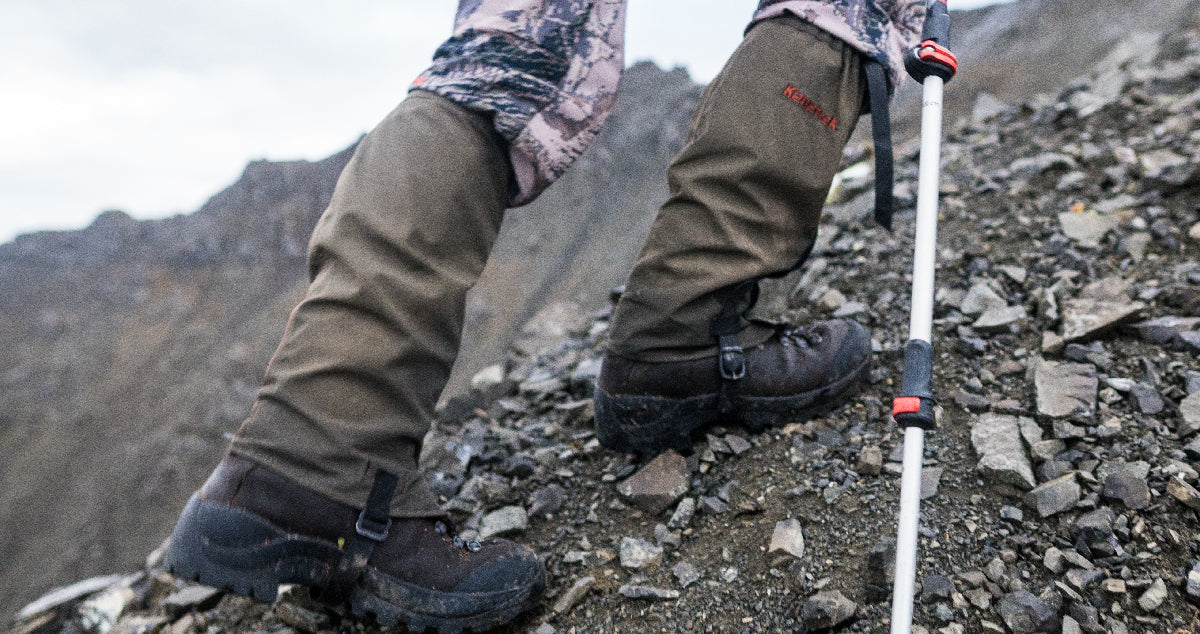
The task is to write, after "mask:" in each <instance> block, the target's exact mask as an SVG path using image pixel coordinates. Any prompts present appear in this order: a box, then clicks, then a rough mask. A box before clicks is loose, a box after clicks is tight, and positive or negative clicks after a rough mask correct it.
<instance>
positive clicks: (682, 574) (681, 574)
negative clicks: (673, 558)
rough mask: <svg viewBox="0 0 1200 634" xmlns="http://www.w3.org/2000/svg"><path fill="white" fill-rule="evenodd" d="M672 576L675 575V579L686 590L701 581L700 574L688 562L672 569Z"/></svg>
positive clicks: (682, 562) (676, 565) (678, 564)
mask: <svg viewBox="0 0 1200 634" xmlns="http://www.w3.org/2000/svg"><path fill="white" fill-rule="evenodd" d="M671 574H673V575H675V578H676V579H678V580H679V585H680V586H681V587H684V588H686V587H688V586H690V585H692V584H693V583H696V582H697V581H699V580H700V572H699V571H698V570H696V567H695V566H693V565H692V564H690V563H688V562H686V561H681V562H679V563H677V564H675V567H674V568H671Z"/></svg>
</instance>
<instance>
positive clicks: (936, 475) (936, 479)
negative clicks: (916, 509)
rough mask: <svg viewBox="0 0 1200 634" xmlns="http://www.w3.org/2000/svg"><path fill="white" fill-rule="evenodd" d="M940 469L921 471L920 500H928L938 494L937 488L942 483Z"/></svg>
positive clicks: (931, 468)
mask: <svg viewBox="0 0 1200 634" xmlns="http://www.w3.org/2000/svg"><path fill="white" fill-rule="evenodd" d="M943 471H945V470H944V469H942V468H941V467H925V468H924V469H921V499H922V500H928V499H929V498H931V497H934V496H936V495H937V494H938V486H939V485H940V484H941V482H942V472H943Z"/></svg>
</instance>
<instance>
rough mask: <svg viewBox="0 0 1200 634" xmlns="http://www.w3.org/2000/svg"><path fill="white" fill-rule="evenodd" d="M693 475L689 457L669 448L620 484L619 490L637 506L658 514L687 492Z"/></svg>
mask: <svg viewBox="0 0 1200 634" xmlns="http://www.w3.org/2000/svg"><path fill="white" fill-rule="evenodd" d="M690 475H691V472H690V470H689V469H688V467H687V460H685V459H684V457H683V456H681V455H679V454H678V453H676V452H675V451H673V450H668V451H666V452H664V453H661V454H659V455H658V456H657V457H655V458H654V459H653V460H651V461H650V462H649V463H647V464H646V466H644V467H642V468H641V469H639V470H638V471H637V472H636V473H634V474H633V475H632V476H630V477H628V478H626V479H625V480H624V481H622V482H621V483H620V484H619V485H617V492H618V493H620V494H621V496H622V497H624V498H625V499H627V500H629V501H630V502H631V503H632V504H633V505H634V506H636V507H638V508H640V509H642V510H643V511H645V512H647V513H649V514H651V515H658V514H659V513H661V512H663V511H665V510H666V509H667V508H668V507H670V506H671V505H672V504H675V503H676V502H678V501H679V499H680V498H682V497H683V496H684V494H685V493H687V491H688V486H689V476H690Z"/></svg>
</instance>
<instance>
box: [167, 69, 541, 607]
mask: <svg viewBox="0 0 1200 634" xmlns="http://www.w3.org/2000/svg"><path fill="white" fill-rule="evenodd" d="M506 151H507V144H506V143H505V142H504V141H503V140H502V139H501V138H500V137H499V136H498V135H497V133H496V132H495V130H494V129H493V128H492V126H491V123H490V118H489V116H486V115H483V114H480V113H477V112H472V111H470V110H467V109H466V108H464V107H462V106H460V105H458V104H456V103H454V102H451V101H449V100H447V99H444V98H442V97H439V96H437V95H434V94H432V93H428V92H424V91H416V92H413V93H412V94H411V95H410V96H409V97H408V98H407V99H406V100H405V101H404V102H403V103H401V104H400V106H399V107H397V108H396V110H395V111H393V112H392V113H391V114H390V115H389V116H388V117H387V118H386V119H385V120H384V121H383V122H382V123H380V125H379V126H378V127H376V128H375V129H374V130H373V131H372V132H371V133H370V134H369V135H367V137H366V138H364V139H363V141H362V142H361V143H360V145H359V147H358V148H357V150H356V151H355V155H354V157H353V158H352V159H351V161H350V163H349V164H348V165H347V167H346V169H345V170H344V171H343V173H342V176H341V178H340V179H339V181H338V185H337V187H336V189H335V192H334V195H333V199H332V201H331V202H330V205H329V208H328V209H327V210H326V212H325V214H324V216H323V217H322V219H321V221H320V223H319V224H318V226H317V228H316V230H315V232H314V234H313V238H312V242H311V244H310V253H309V260H310V262H309V267H310V274H311V284H310V286H309V289H308V292H307V294H306V296H305V298H304V300H303V301H302V302H301V303H300V305H299V306H298V307H297V308H296V310H295V311H294V312H293V313H292V315H291V318H290V319H289V322H288V326H287V330H286V333H285V335H284V338H283V341H282V343H281V344H280V346H279V349H278V351H277V352H276V354H275V357H274V359H273V360H272V362H271V365H270V367H269V368H268V371H267V379H266V383H265V386H264V387H263V389H262V391H261V392H260V394H259V398H258V401H257V402H256V404H255V406H254V408H253V410H252V412H251V415H250V417H249V419H248V420H247V421H246V422H245V423H244V424H243V426H242V428H241V429H240V430H239V432H238V434H237V435H236V436H235V438H234V440H233V443H232V446H231V453H230V454H229V455H228V456H226V457H225V459H224V460H222V462H221V464H220V465H218V467H217V469H216V470H215V471H214V473H213V474H212V476H211V477H210V478H209V479H208V481H207V482H206V483H205V484H204V486H203V487H202V488H201V489H200V491H199V492H198V493H197V494H196V495H195V496H193V497H192V499H191V501H189V503H188V506H187V507H186V508H185V509H184V512H183V514H182V516H181V518H180V520H179V522H178V524H177V525H176V528H175V531H174V533H173V534H172V538H171V546H170V548H169V550H168V553H167V558H166V563H167V565H168V567H169V569H170V570H171V571H173V572H174V573H175V574H177V575H178V576H180V577H183V578H186V579H189V580H197V581H199V582H201V583H204V584H207V585H212V586H217V587H228V588H230V589H232V590H234V591H236V592H238V593H241V594H249V595H253V596H257V597H259V598H264V599H271V598H273V597H274V595H275V592H276V587H277V585H278V584H280V583H301V584H304V585H308V586H310V587H313V588H315V589H317V590H318V591H321V592H323V593H325V594H326V595H328V596H331V597H332V598H335V599H347V598H348V599H349V601H350V606H351V608H352V609H353V610H354V611H355V612H356V613H366V612H371V613H374V614H376V615H377V618H378V619H379V620H380V621H381V622H383V623H384V624H390V623H393V622H396V621H404V622H406V623H409V624H411V625H412V626H413V627H415V628H416V629H418V630H420V629H423V628H425V627H437V628H441V629H447V630H455V631H457V629H461V628H463V627H469V628H473V629H484V628H486V627H490V626H492V625H495V624H496V623H499V622H503V621H506V620H509V619H511V618H512V617H514V616H515V615H516V614H517V613H519V612H520V611H522V610H524V609H527V608H528V607H530V606H531V605H532V604H533V603H534V602H535V601H536V600H537V599H538V597H539V596H540V594H541V591H542V588H543V587H544V580H545V573H544V571H543V570H542V567H541V565H540V563H539V562H538V560H537V557H536V555H535V554H534V553H533V551H532V550H530V549H528V548H525V547H523V546H518V545H516V544H513V543H511V542H508V541H505V540H487V541H485V542H483V543H475V542H472V543H469V544H468V543H463V542H462V541H461V540H460V539H459V538H458V537H456V536H455V535H454V530H453V528H452V525H450V524H449V523H448V522H447V521H445V520H441V519H440V516H441V515H442V512H441V510H440V509H439V507H438V505H437V502H436V499H435V498H434V496H433V495H432V493H431V492H430V491H429V490H428V489H427V486H426V484H425V482H424V480H423V478H422V477H421V475H420V473H419V472H418V471H417V462H416V460H417V455H418V452H419V450H420V447H421V442H422V439H423V437H424V435H425V433H426V431H427V430H428V428H429V421H430V417H431V414H432V412H431V410H432V407H433V405H434V403H435V402H436V399H437V397H438V394H439V393H440V391H441V390H442V388H443V386H444V384H445V381H446V378H447V376H448V374H449V370H450V366H451V364H452V362H453V360H454V357H455V354H456V352H457V348H458V343H459V335H460V331H461V328H462V313H463V306H464V302H465V294H466V292H467V290H468V289H469V288H470V287H471V286H472V285H473V284H474V283H475V281H476V279H477V277H478V275H479V273H480V271H481V270H482V269H483V266H484V262H485V261H486V259H487V255H488V252H489V250H490V248H491V245H492V241H493V239H494V238H495V236H496V232H497V230H498V227H499V224H500V220H501V217H502V215H503V211H504V208H505V206H506V201H507V199H508V193H509V191H508V187H509V183H510V178H509V174H510V172H509V168H508V160H507V155H506ZM360 510H361V511H360Z"/></svg>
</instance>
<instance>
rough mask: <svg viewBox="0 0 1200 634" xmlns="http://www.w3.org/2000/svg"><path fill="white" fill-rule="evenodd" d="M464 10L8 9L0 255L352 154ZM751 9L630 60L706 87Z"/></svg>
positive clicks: (103, 5)
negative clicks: (12, 244) (273, 167)
mask: <svg viewBox="0 0 1200 634" xmlns="http://www.w3.org/2000/svg"><path fill="white" fill-rule="evenodd" d="M994 1H995V0H953V1H952V3H951V4H952V5H953V6H954V7H955V8H962V9H966V8H971V7H974V6H978V5H984V4H991V3H992V2H994ZM456 4H457V3H456V2H453V1H452V0H442V1H438V2H430V1H429V0H339V1H337V2H333V1H332V0H203V1H201V0H172V1H168V2H164V1H163V0H88V1H87V2H80V1H79V0H4V2H3V5H4V6H3V12H2V13H3V17H2V18H0V86H3V90H2V92H0V243H3V242H7V241H9V240H11V239H12V238H13V237H14V236H15V235H16V234H18V233H23V232H27V231H32V230H38V229H74V228H79V227H82V226H85V225H87V224H88V223H89V222H90V221H91V220H92V218H94V217H95V216H96V215H97V214H98V213H99V212H100V211H103V210H105V209H113V208H115V209H122V210H125V211H126V212H128V213H129V214H131V215H133V216H136V217H139V218H150V217H161V216H167V215H172V214H176V213H183V212H190V211H194V210H196V209H197V208H198V207H199V206H200V205H201V204H203V203H204V201H205V200H206V199H207V198H208V197H209V196H212V195H213V194H215V193H217V192H218V191H219V190H220V189H222V188H224V187H225V186H227V185H229V184H230V183H232V182H233V181H234V180H235V179H236V178H237V176H238V175H239V174H240V173H241V171H242V168H243V167H244V166H245V164H246V162H247V161H250V160H254V159H260V158H267V159H273V160H286V159H309V160H316V159H321V158H324V157H325V156H328V155H329V154H332V153H334V152H336V151H338V150H340V149H343V148H345V147H346V146H347V145H349V144H350V143H351V142H353V141H354V139H356V138H357V137H358V136H359V135H360V134H362V133H363V132H365V131H367V130H369V129H370V128H371V127H372V126H373V125H374V123H375V122H376V121H378V120H379V119H380V118H382V117H383V115H385V114H386V113H387V112H388V111H389V110H391V108H392V107H394V106H395V104H396V103H397V102H399V100H400V99H402V98H403V96H404V93H405V89H406V88H407V86H408V84H409V82H410V81H411V80H412V79H413V78H414V77H415V76H416V75H417V74H418V73H419V72H420V71H421V70H423V69H424V67H425V65H426V64H427V63H428V61H429V59H430V57H431V56H432V53H433V50H434V49H435V48H436V47H437V45H438V44H440V43H441V41H442V40H443V39H444V38H445V37H446V35H448V34H449V32H450V28H451V24H452V20H453V15H454V8H455V6H456ZM754 4H755V3H754V2H752V1H750V0H743V1H740V2H737V1H730V0H631V1H630V3H629V13H628V22H627V37H626V61H627V62H634V61H637V60H642V59H652V60H654V61H656V62H657V63H658V64H659V65H660V66H663V67H665V68H671V67H674V66H677V65H678V66H684V67H686V68H687V69H688V70H689V71H690V72H691V73H692V76H693V77H694V78H696V79H697V80H698V81H705V82H706V81H708V80H709V79H711V78H712V76H713V75H714V74H715V73H716V72H717V71H718V70H719V69H720V66H721V64H722V63H723V62H724V61H725V59H726V57H728V55H729V53H730V52H731V51H732V50H733V49H734V47H736V46H737V43H738V41H739V39H740V36H741V31H742V28H743V27H744V26H745V22H746V19H747V18H748V17H749V13H750V11H751V10H752V9H753V6H754ZM681 15H687V16H688V18H687V19H686V20H680V19H678V17H679V16H681Z"/></svg>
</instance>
